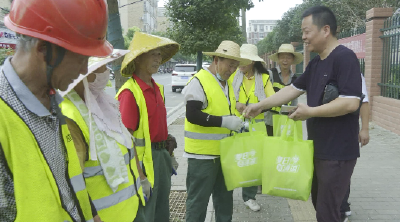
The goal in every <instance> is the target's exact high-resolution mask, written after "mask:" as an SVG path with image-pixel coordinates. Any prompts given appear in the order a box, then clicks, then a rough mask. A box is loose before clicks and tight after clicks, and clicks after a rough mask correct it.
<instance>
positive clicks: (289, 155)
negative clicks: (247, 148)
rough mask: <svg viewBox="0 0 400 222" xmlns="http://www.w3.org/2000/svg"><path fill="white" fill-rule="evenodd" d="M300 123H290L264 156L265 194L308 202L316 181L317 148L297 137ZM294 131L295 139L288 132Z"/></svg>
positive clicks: (287, 122)
mask: <svg viewBox="0 0 400 222" xmlns="http://www.w3.org/2000/svg"><path fill="white" fill-rule="evenodd" d="M297 122H300V124H301V121H293V120H292V119H287V120H286V123H285V125H284V127H283V130H282V133H281V135H280V137H275V138H276V140H272V139H270V140H268V147H267V148H266V149H265V150H264V152H263V173H262V175H263V177H262V193H263V194H269V195H272V196H279V197H286V198H290V199H295V200H303V201H306V200H307V199H308V197H309V196H310V192H311V183H312V178H313V171H314V165H313V156H314V145H313V142H312V141H310V140H302V139H300V138H302V135H298V133H299V132H298V131H299V130H298V127H295V126H296V124H298V123H297ZM289 128H291V129H293V137H292V138H290V135H291V134H288V132H287V131H288V129H289Z"/></svg>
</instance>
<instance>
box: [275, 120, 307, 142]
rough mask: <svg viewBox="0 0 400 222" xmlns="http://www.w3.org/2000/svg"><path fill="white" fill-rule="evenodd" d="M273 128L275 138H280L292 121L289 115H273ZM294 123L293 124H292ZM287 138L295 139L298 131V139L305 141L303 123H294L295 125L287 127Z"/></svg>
mask: <svg viewBox="0 0 400 222" xmlns="http://www.w3.org/2000/svg"><path fill="white" fill-rule="evenodd" d="M272 120H273V126H274V127H273V128H274V136H277V137H280V136H281V135H282V132H283V129H284V128H285V126H286V125H287V123H288V121H289V120H290V119H289V117H288V116H287V115H277V114H276V115H273V116H272ZM291 123H292V122H291ZM287 127H288V129H287V137H288V138H289V139H290V140H293V139H294V129H296V130H297V136H298V137H297V138H298V139H299V140H303V126H302V122H301V121H294V124H288V125H287Z"/></svg>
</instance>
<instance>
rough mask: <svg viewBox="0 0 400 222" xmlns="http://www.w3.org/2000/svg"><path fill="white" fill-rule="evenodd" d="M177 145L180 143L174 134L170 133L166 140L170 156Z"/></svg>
mask: <svg viewBox="0 0 400 222" xmlns="http://www.w3.org/2000/svg"><path fill="white" fill-rule="evenodd" d="M177 147H178V144H177V143H176V139H175V137H174V136H172V135H171V134H168V137H167V141H166V144H165V148H166V149H167V151H168V152H169V155H170V156H172V153H173V152H174V150H175V149H176V148H177Z"/></svg>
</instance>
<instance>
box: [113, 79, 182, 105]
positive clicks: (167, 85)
mask: <svg viewBox="0 0 400 222" xmlns="http://www.w3.org/2000/svg"><path fill="white" fill-rule="evenodd" d="M153 79H154V81H156V82H157V83H158V84H161V85H164V94H165V107H166V109H167V112H168V111H170V110H171V109H173V108H175V107H176V106H177V105H179V104H180V103H181V102H183V94H181V91H180V90H177V91H176V92H172V87H171V73H165V74H164V73H163V74H160V73H157V74H154V75H153ZM111 83H112V85H113V86H112V87H107V88H106V93H107V94H109V95H111V96H115V81H114V80H111Z"/></svg>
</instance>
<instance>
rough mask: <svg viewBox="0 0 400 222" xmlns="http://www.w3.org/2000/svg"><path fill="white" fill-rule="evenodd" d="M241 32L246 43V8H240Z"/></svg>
mask: <svg viewBox="0 0 400 222" xmlns="http://www.w3.org/2000/svg"><path fill="white" fill-rule="evenodd" d="M241 11H242V34H243V37H244V42H245V43H247V32H246V9H245V8H242V9H241Z"/></svg>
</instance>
